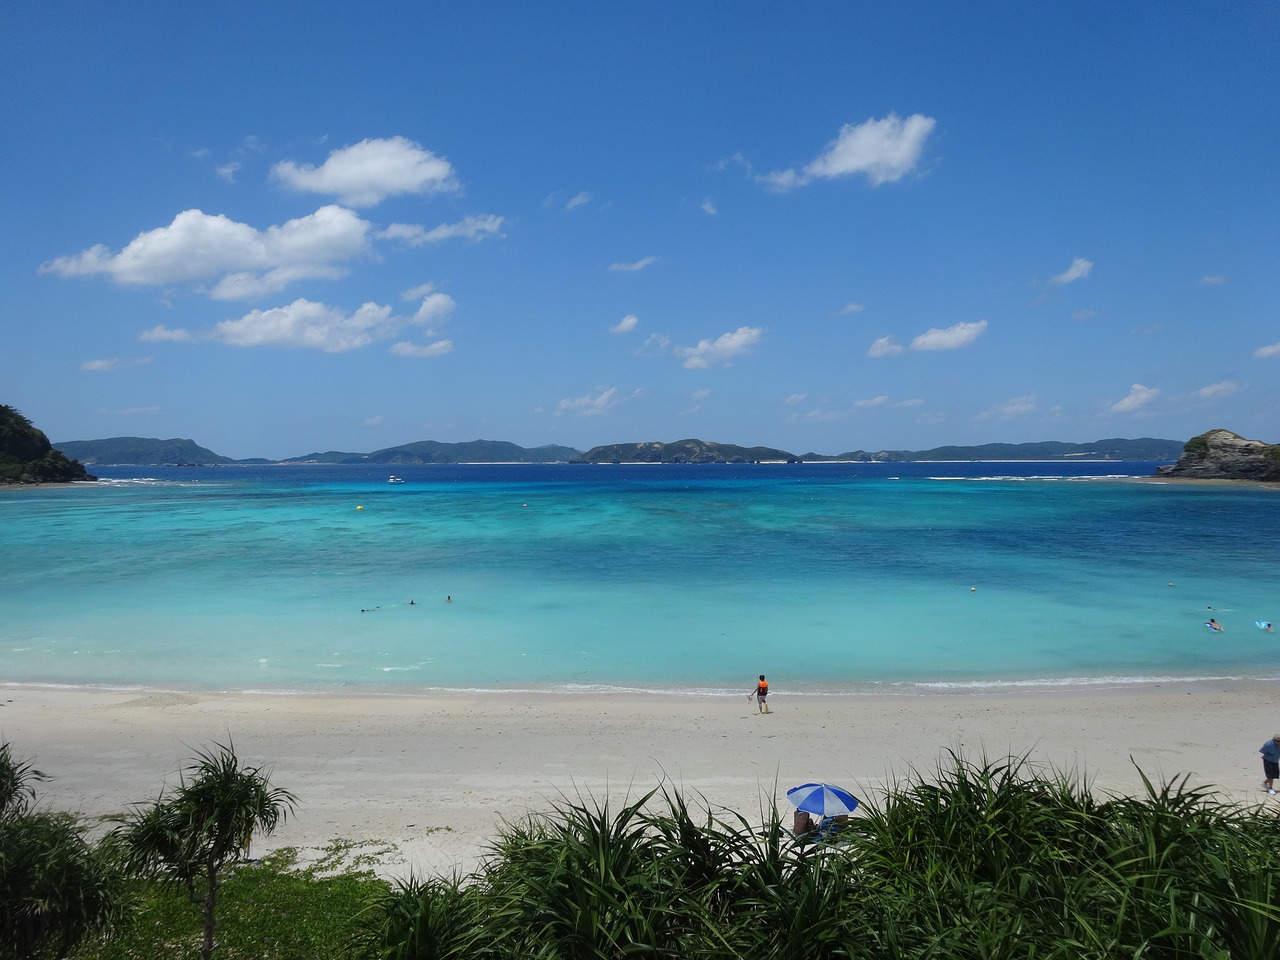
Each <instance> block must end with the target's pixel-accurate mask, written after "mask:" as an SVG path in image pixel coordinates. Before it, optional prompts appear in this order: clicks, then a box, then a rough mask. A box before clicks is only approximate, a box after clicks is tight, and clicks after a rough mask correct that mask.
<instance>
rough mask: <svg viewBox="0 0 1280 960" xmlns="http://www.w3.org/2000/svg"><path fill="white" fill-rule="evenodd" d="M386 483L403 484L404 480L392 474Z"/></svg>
mask: <svg viewBox="0 0 1280 960" xmlns="http://www.w3.org/2000/svg"><path fill="white" fill-rule="evenodd" d="M387 483H404V480H403V479H401V478H400V477H397V476H396V475H395V474H394V473H393V474H392V475H391V476H389V477H387Z"/></svg>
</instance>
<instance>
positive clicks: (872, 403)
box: [853, 394, 889, 407]
mask: <svg viewBox="0 0 1280 960" xmlns="http://www.w3.org/2000/svg"><path fill="white" fill-rule="evenodd" d="M888 402H889V398H888V397H886V396H885V395H884V394H881V395H880V396H878V397H868V398H867V399H866V400H856V401H854V404H853V405H854V406H855V407H883V406H885V405H886V404H887V403H888Z"/></svg>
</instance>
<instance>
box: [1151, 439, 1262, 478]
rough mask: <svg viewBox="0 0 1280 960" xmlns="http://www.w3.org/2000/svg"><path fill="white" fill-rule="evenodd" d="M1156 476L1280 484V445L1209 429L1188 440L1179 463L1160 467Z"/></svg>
mask: <svg viewBox="0 0 1280 960" xmlns="http://www.w3.org/2000/svg"><path fill="white" fill-rule="evenodd" d="M1155 475H1156V476H1157V477H1182V478H1186V479H1191V480H1257V481H1262V482H1265V483H1280V444H1276V443H1263V442H1262V441H1261V440H1246V439H1245V438H1244V437H1242V436H1240V435H1239V434H1238V433H1232V432H1231V431H1230V430H1220V429H1219V430H1210V431H1208V432H1207V433H1202V434H1200V435H1199V436H1197V437H1192V438H1191V439H1190V440H1188V441H1187V443H1186V445H1185V446H1184V447H1183V449H1182V456H1181V457H1179V458H1178V462H1177V463H1174V464H1170V465H1169V466H1167V467H1161V468H1160V469H1159V470H1157V471H1156V474H1155Z"/></svg>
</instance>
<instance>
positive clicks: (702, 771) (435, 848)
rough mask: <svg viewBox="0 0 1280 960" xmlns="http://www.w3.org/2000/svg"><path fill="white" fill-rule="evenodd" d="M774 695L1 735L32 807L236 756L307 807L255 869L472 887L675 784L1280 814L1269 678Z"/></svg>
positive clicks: (382, 710) (559, 699)
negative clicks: (500, 866)
mask: <svg viewBox="0 0 1280 960" xmlns="http://www.w3.org/2000/svg"><path fill="white" fill-rule="evenodd" d="M749 679H750V678H748V680H749ZM775 686H776V689H775V692H774V694H773V695H772V696H771V698H770V711H771V712H770V713H769V714H767V715H761V714H759V713H758V712H757V708H756V705H755V704H754V703H751V702H748V701H747V699H746V695H745V694H746V689H744V691H743V696H741V697H738V696H689V695H675V694H664V695H645V694H600V693H589V694H552V693H540V694H517V693H486V694H482V695H477V694H460V693H449V694H434V693H432V694H428V693H423V694H422V695H413V696H346V695H343V696H329V695H317V694H289V695H272V694H241V693H200V692H190V693H187V692H176V693H175V692H142V691H133V692H122V691H102V690H96V689H67V688H49V687H39V686H27V685H8V686H2V687H0V740H3V741H7V742H9V743H10V744H11V745H12V750H13V753H14V755H15V757H17V758H18V759H20V760H26V759H30V760H32V761H33V764H34V766H35V767H36V768H37V769H39V770H41V771H42V772H44V773H46V774H48V775H49V776H50V777H51V778H52V779H50V780H49V781H48V782H45V783H40V784H37V785H36V786H37V791H38V799H39V801H40V806H41V807H42V808H46V809H53V810H65V811H70V812H73V813H76V814H78V815H80V816H82V817H85V818H87V819H89V820H91V821H95V822H97V821H98V820H99V818H103V817H107V816H110V815H113V814H118V813H120V812H122V811H124V810H127V809H128V807H129V805H130V804H133V803H146V802H150V801H153V800H155V799H156V797H157V796H158V795H159V793H160V790H161V788H162V787H163V786H164V785H165V784H168V785H170V786H172V785H174V784H176V783H177V780H178V773H179V770H180V769H181V768H182V767H184V766H185V765H186V764H187V763H188V762H189V761H190V760H191V758H192V757H193V756H194V755H195V751H196V750H200V749H208V748H210V747H211V746H212V745H214V744H216V743H226V742H228V741H231V742H233V743H234V745H235V749H236V752H237V753H238V755H239V756H240V757H241V759H242V760H243V761H244V762H246V763H249V764H252V765H261V766H264V767H266V768H268V769H269V770H270V772H271V778H272V782H273V783H275V784H277V785H279V786H282V787H285V788H287V789H289V790H291V791H292V792H293V793H295V794H296V795H297V797H298V800H299V802H298V806H297V809H296V811H295V812H294V814H293V815H292V816H291V817H289V818H288V820H287V821H286V822H285V824H284V826H283V827H282V828H280V829H278V830H277V831H276V833H275V834H273V835H272V836H271V837H267V838H261V839H259V840H258V841H256V843H255V846H254V853H255V854H258V853H261V852H265V851H269V850H272V849H275V848H278V847H282V846H291V847H297V848H298V849H299V850H300V851H301V852H302V853H303V856H304V858H306V857H307V856H309V855H312V854H313V853H314V852H315V851H317V850H319V849H321V848H323V846H324V845H326V844H327V843H329V842H331V841H333V840H336V839H342V840H349V841H357V842H366V841H369V842H377V843H380V844H382V845H383V847H382V848H381V852H380V853H379V854H378V857H377V864H376V869H377V871H378V872H379V873H380V874H381V875H383V876H387V877H407V876H408V875H409V874H411V873H414V874H418V875H425V874H442V875H449V874H453V873H460V874H466V873H469V872H470V871H472V870H473V869H474V868H475V867H476V866H477V865H478V864H479V863H480V862H481V859H482V858H483V857H484V856H485V854H486V852H487V850H488V845H489V844H490V842H491V841H492V840H493V839H494V838H495V837H496V836H497V833H498V831H499V829H500V827H501V824H502V821H503V820H508V821H511V820H518V819H520V818H521V817H523V816H524V815H526V814H528V813H531V812H538V811H546V810H548V809H550V808H551V806H552V805H553V804H555V803H557V802H559V801H561V800H563V799H565V798H568V799H569V800H572V801H577V800H579V799H591V798H594V800H597V801H600V800H604V799H606V798H608V799H609V801H610V803H613V804H616V803H617V802H620V801H621V800H623V799H625V798H628V797H630V798H632V799H634V798H637V797H639V796H641V795H642V794H644V793H646V792H647V791H649V790H651V789H653V788H654V787H656V786H659V785H660V784H665V785H666V786H667V787H668V788H669V789H673V790H677V791H679V792H681V793H682V794H683V795H684V796H685V797H686V798H687V799H690V800H693V801H696V802H698V803H702V802H705V803H707V804H710V805H712V806H713V807H723V808H728V809H730V810H733V811H736V812H737V813H739V814H741V815H742V816H744V817H746V818H747V820H748V821H749V822H751V823H753V824H754V823H760V822H762V818H763V817H764V816H767V815H768V814H769V811H770V809H771V808H772V806H773V805H774V804H775V803H776V804H777V807H778V809H779V810H780V811H782V812H783V814H784V815H786V816H788V817H789V813H790V808H789V806H788V805H787V801H786V790H787V788H788V787H791V786H795V785H796V784H799V783H804V782H807V781H812V780H820V781H827V782H832V783H838V784H840V785H842V786H845V787H847V788H849V789H851V790H853V791H854V793H855V794H858V795H859V796H862V797H864V798H870V799H872V800H873V801H874V798H875V797H877V796H879V795H882V793H883V790H884V789H885V788H886V786H887V785H890V784H892V783H894V782H897V781H900V780H902V779H904V778H906V777H907V776H909V775H911V774H912V773H913V772H915V773H918V774H921V775H923V776H925V777H926V778H932V775H933V774H934V773H935V772H936V771H937V769H938V765H939V763H940V762H942V761H944V760H945V758H946V756H947V753H948V751H959V752H961V753H962V754H963V755H965V756H967V757H969V758H971V759H976V758H982V757H986V758H988V759H1001V758H1007V757H1010V756H1017V757H1022V756H1025V757H1026V758H1027V760H1028V761H1029V762H1031V763H1033V764H1038V765H1040V767H1041V768H1042V769H1046V768H1048V767H1052V769H1055V770H1058V771H1064V772H1069V773H1074V774H1075V775H1076V776H1077V777H1079V778H1080V779H1082V780H1085V781H1087V782H1088V784H1089V785H1090V788H1091V789H1092V790H1093V791H1094V792H1095V793H1099V794H1106V795H1130V796H1137V795H1141V794H1142V792H1143V785H1142V778H1141V774H1142V773H1145V774H1146V775H1147V776H1148V777H1149V778H1151V779H1152V780H1153V781H1154V782H1156V783H1157V784H1163V783H1166V782H1169V781H1171V780H1173V779H1175V778H1181V777H1184V776H1185V777H1187V778H1188V782H1189V783H1190V784H1192V785H1195V786H1207V787H1211V788H1212V789H1213V790H1214V792H1215V793H1216V794H1217V795H1219V796H1220V797H1221V798H1222V799H1223V800H1224V801H1226V802H1230V803H1243V804H1247V805H1258V806H1259V808H1260V809H1271V810H1272V812H1274V811H1275V810H1276V809H1277V807H1278V806H1280V805H1277V799H1278V798H1277V797H1268V796H1267V794H1266V793H1265V792H1263V791H1262V790H1260V788H1259V784H1260V782H1261V779H1262V777H1261V774H1262V769H1261V767H1262V764H1261V761H1260V758H1259V756H1258V747H1259V746H1260V745H1261V744H1262V743H1263V742H1264V741H1265V740H1266V739H1268V738H1269V737H1270V736H1272V735H1273V734H1275V733H1277V732H1280V711H1278V710H1277V709H1276V708H1275V706H1274V704H1273V697H1274V694H1275V689H1274V684H1273V683H1270V682H1264V681H1257V680H1250V681H1243V680H1239V681H1238V680H1224V681H1196V682H1162V683H1152V684H1145V685H1123V686H1118V687H1115V688H1107V687H1094V686H1090V687H1083V688H1066V689H1058V688H1049V689H1044V688H1028V689H1025V690H1013V691H1008V690H1002V691H1001V692H999V693H971V692H966V693H951V692H948V693H939V694H925V695H916V694H912V695H892V694H874V695H848V696H813V695H791V696H788V695H787V693H786V691H785V689H783V688H782V685H781V684H775ZM744 687H747V685H745V684H744ZM747 689H749V687H747ZM1140 771H1141V773H1140ZM99 829H101V828H99Z"/></svg>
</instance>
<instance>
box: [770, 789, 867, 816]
mask: <svg viewBox="0 0 1280 960" xmlns="http://www.w3.org/2000/svg"><path fill="white" fill-rule="evenodd" d="M787 799H788V800H790V801H791V803H792V804H793V805H794V806H795V808H796V809H797V810H804V811H805V812H806V813H812V814H813V815H814V816H818V817H847V816H848V815H849V814H851V813H853V811H854V810H856V809H857V808H858V798H857V797H855V796H854V795H853V794H852V793H850V792H849V791H848V790H845V789H844V788H843V787H833V786H832V785H831V784H829V783H802V784H800V786H798V787H792V788H791V789H790V790H788V791H787Z"/></svg>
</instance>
